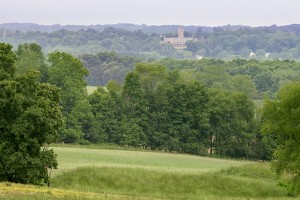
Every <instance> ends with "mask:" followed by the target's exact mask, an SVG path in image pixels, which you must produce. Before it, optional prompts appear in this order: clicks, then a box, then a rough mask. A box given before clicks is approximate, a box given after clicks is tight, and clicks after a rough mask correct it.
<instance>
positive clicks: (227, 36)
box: [0, 25, 300, 60]
mask: <svg viewBox="0 0 300 200" xmlns="http://www.w3.org/2000/svg"><path fill="white" fill-rule="evenodd" d="M119 27H122V26H119ZM66 28H67V27H66ZM95 28H96V27H95ZM124 28H126V25H124ZM156 28H158V27H156ZM127 29H129V30H131V31H129V30H124V29H119V28H113V27H105V28H104V29H103V28H101V29H98V30H94V29H91V28H87V29H79V30H76V28H75V30H72V29H71V30H64V29H62V30H57V31H54V32H39V31H26V32H23V31H13V30H4V29H3V30H0V40H1V41H3V42H8V43H11V44H14V45H15V46H17V45H18V44H19V43H24V42H36V43H38V44H40V45H41V46H42V47H43V49H44V50H45V51H46V52H53V51H55V50H58V51H64V52H69V53H72V54H73V55H82V54H87V53H91V54H95V53H98V52H99V51H116V52H118V53H122V54H126V55H131V56H133V55H134V56H138V57H144V58H155V59H161V58H165V57H171V58H177V59H184V58H195V56H196V55H198V56H202V57H207V58H218V59H226V60H231V59H237V58H245V59H249V56H250V53H251V55H253V56H254V58H255V59H259V60H269V59H270V60H274V59H276V60H277V59H292V60H299V58H300V53H299V52H300V39H299V37H298V34H299V31H298V28H297V27H296V28H293V27H286V28H284V27H283V28H280V27H265V28H263V27H260V28H250V27H242V26H237V27H234V26H228V27H226V26H225V27H216V28H204V27H202V28H198V29H197V30H195V27H194V28H192V27H189V30H190V31H192V32H185V35H186V37H190V36H194V38H195V40H191V41H189V42H187V49H186V50H184V51H178V50H175V49H174V48H173V47H172V46H171V45H161V44H160V42H161V40H162V39H163V34H161V33H160V34H158V32H161V31H156V30H155V29H153V31H154V32H153V33H152V32H151V33H149V32H148V30H146V29H145V31H147V33H145V32H143V31H141V30H132V29H131V28H130V27H129V28H127ZM100 30H101V31H100ZM150 30H151V29H150ZM165 30H169V31H170V32H169V34H166V33H164V34H165V35H167V36H176V34H177V27H166V29H165ZM174 30H175V31H174Z"/></svg>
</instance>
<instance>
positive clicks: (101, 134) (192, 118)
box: [16, 44, 272, 159]
mask: <svg viewBox="0 0 300 200" xmlns="http://www.w3.org/2000/svg"><path fill="white" fill-rule="evenodd" d="M16 53H17V57H18V61H17V62H16V68H17V73H23V72H24V71H26V70H29V69H26V68H25V67H24V66H25V65H28V63H30V61H31V63H30V66H31V67H32V68H35V69H36V70H39V71H40V72H41V73H42V77H41V81H42V82H47V83H50V84H53V85H56V86H57V87H60V88H61V90H62V111H63V115H64V117H65V118H66V125H65V128H64V129H63V130H62V131H61V132H60V134H59V141H63V142H66V143H86V142H93V143H115V144H119V145H127V146H136V147H138V146H139V147H143V148H151V149H160V150H167V151H176V152H185V153H193V154H200V155H205V154H207V153H215V154H217V155H222V156H230V157H248V158H261V156H263V155H267V156H266V158H267V157H269V156H270V153H271V151H270V152H268V153H267V154H264V153H265V152H264V153H259V152H261V151H262V148H263V145H265V144H263V142H264V141H263V140H262V137H261V135H260V133H259V132H258V131H257V124H256V122H255V119H254V113H255V110H254V105H253V102H252V100H251V98H250V95H248V94H247V92H244V91H243V90H240V91H239V88H236V87H234V88H230V87H225V85H226V84H224V87H213V84H211V83H210V82H203V81H202V80H200V79H199V77H196V78H194V77H192V76H191V75H192V73H187V72H186V71H178V70H168V69H167V68H166V67H164V66H163V65H160V64H157V63H153V64H137V65H136V68H135V70H134V71H133V72H129V73H128V74H127V75H126V77H125V81H124V84H122V85H121V84H119V83H118V82H116V81H109V82H108V84H107V85H106V87H105V88H101V87H100V88H99V89H98V90H97V91H96V92H95V93H94V94H92V95H90V96H88V95H87V93H86V90H85V88H86V85H87V84H86V81H85V77H86V76H87V75H88V71H87V70H86V68H85V67H84V66H83V65H82V63H81V62H80V61H79V60H78V59H76V58H74V57H72V56H71V55H69V54H66V53H59V52H56V53H51V54H49V55H48V60H47V64H46V62H45V58H44V56H43V54H42V52H41V48H40V47H39V46H38V45H36V44H23V45H19V48H18V49H17V51H16ZM100 55H101V54H98V57H100ZM107 57H109V58H111V57H112V58H114V57H116V55H115V54H113V55H110V54H108V55H105V54H103V60H106V58H107ZM130 62H131V60H129V63H130ZM194 75H195V74H194ZM219 78H221V77H219ZM238 80H240V79H238ZM238 80H237V83H238V82H239V81H238ZM210 81H211V82H217V80H213V79H212V80H210ZM221 83H222V82H221ZM224 83H225V82H224ZM238 142H242V143H243V145H236V143H238ZM266 145H270V146H272V144H271V143H270V144H269V143H268V144H266ZM208 149H211V151H210V152H208ZM264 159H265V158H264Z"/></svg>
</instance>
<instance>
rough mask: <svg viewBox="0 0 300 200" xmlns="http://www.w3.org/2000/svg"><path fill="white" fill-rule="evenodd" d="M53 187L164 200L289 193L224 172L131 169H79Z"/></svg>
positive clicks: (266, 182)
mask: <svg viewBox="0 0 300 200" xmlns="http://www.w3.org/2000/svg"><path fill="white" fill-rule="evenodd" d="M52 185H53V187H57V188H63V189H66V190H68V189H73V190H77V191H82V192H83V191H89V192H94V193H109V194H121V195H128V196H136V195H138V196H142V197H146V198H163V199H174V198H176V199H177V198H179V199H199V197H207V196H214V197H217V198H221V197H227V198H229V197H236V198H237V197H247V198H266V197H284V196H286V195H287V192H286V191H285V190H284V189H283V188H280V187H278V186H277V185H276V182H273V181H271V180H270V181H269V180H265V179H261V180H260V179H251V178H243V177H238V176H233V175H231V176H228V175H224V174H222V173H213V172H210V173H203V174H198V175H195V174H193V175H191V174H181V173H162V172H155V171H149V170H144V169H132V168H112V167H102V168H90V167H88V168H79V169H76V170H72V171H69V172H66V173H64V174H61V175H59V176H56V177H54V178H53V180H52Z"/></svg>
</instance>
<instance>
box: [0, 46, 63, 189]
mask: <svg viewBox="0 0 300 200" xmlns="http://www.w3.org/2000/svg"><path fill="white" fill-rule="evenodd" d="M15 60H16V57H15V54H14V53H13V52H12V46H11V45H8V44H3V43H0V181H10V182H16V183H30V184H41V183H43V182H45V183H49V176H50V175H49V173H48V172H49V171H48V170H49V169H50V170H51V169H52V168H56V167H57V161H56V155H55V154H54V152H53V150H48V148H47V146H48V145H47V144H49V143H51V142H53V141H54V140H55V139H56V137H57V132H58V130H59V129H60V128H61V127H62V125H63V117H62V114H61V107H60V90H59V89H58V88H57V87H54V86H52V85H50V84H44V83H40V82H39V81H38V79H39V73H38V72H37V71H28V72H27V73H25V74H23V75H20V76H15V69H14V62H15Z"/></svg>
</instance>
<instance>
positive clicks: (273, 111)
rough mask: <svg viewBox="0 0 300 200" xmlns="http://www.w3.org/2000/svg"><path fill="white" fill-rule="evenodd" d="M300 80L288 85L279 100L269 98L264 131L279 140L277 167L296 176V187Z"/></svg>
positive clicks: (295, 181) (296, 187) (298, 189)
mask: <svg viewBox="0 0 300 200" xmlns="http://www.w3.org/2000/svg"><path fill="white" fill-rule="evenodd" d="M299 99H300V83H299V82H294V83H291V84H288V85H286V86H284V87H283V88H282V89H281V90H280V92H279V93H278V96H277V97H276V99H274V100H273V101H272V100H266V102H265V106H264V115H263V126H262V131H263V132H264V133H266V134H270V135H273V136H274V138H275V141H276V143H277V149H276V151H275V153H274V156H275V159H276V160H275V161H274V168H275V170H276V172H277V173H278V174H282V173H284V172H287V173H288V174H291V175H292V177H293V187H294V188H293V189H294V191H296V192H300V187H299V185H300V184H299V183H300V182H299V176H300V171H299V165H300V163H299V160H300V159H299V155H300V154H299V150H300V143H299V141H300V139H299V138H300V126H299V124H300V112H299V111H300V101H299Z"/></svg>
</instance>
